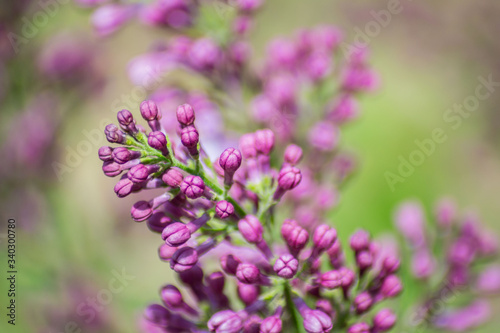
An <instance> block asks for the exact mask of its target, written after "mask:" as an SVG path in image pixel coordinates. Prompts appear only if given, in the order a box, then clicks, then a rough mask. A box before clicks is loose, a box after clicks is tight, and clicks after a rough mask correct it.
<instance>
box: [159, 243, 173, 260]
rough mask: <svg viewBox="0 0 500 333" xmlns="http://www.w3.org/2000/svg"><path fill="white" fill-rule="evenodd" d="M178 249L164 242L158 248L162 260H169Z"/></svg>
mask: <svg viewBox="0 0 500 333" xmlns="http://www.w3.org/2000/svg"><path fill="white" fill-rule="evenodd" d="M176 251H177V248H176V247H171V246H168V245H167V244H162V245H161V246H160V247H159V248H158V256H159V257H160V259H161V260H165V261H168V260H170V259H171V258H172V256H173V255H174V253H175V252H176Z"/></svg>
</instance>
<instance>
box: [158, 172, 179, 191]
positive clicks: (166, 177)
mask: <svg viewBox="0 0 500 333" xmlns="http://www.w3.org/2000/svg"><path fill="white" fill-rule="evenodd" d="M161 179H162V180H163V182H164V183H165V184H167V185H168V186H170V187H173V188H178V187H180V186H181V184H182V181H183V180H184V176H183V175H182V173H181V172H180V171H179V170H177V169H173V168H170V169H168V171H167V172H165V173H164V174H163V175H162V176H161Z"/></svg>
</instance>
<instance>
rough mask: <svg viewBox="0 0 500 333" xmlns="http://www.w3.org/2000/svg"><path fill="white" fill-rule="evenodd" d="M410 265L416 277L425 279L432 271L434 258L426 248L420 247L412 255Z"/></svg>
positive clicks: (434, 264)
mask: <svg viewBox="0 0 500 333" xmlns="http://www.w3.org/2000/svg"><path fill="white" fill-rule="evenodd" d="M411 267H412V272H413V275H415V277H416V278H417V279H425V278H428V277H430V276H431V275H432V274H433V273H434V271H435V269H436V260H435V259H434V258H433V256H432V255H431V254H430V253H429V251H428V250H427V249H421V250H418V251H417V252H416V253H415V254H414V255H413V257H412V263H411Z"/></svg>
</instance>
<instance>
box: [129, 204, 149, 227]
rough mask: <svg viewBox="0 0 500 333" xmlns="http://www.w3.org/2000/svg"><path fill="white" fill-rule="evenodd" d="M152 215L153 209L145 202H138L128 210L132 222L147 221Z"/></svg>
mask: <svg viewBox="0 0 500 333" xmlns="http://www.w3.org/2000/svg"><path fill="white" fill-rule="evenodd" d="M152 214H153V207H151V204H150V203H149V202H147V201H138V202H136V203H135V204H134V205H133V206H132V209H131V210H130V215H131V216H132V218H133V219H134V221H137V222H142V221H145V220H147V219H148V218H149V217H150V216H151V215H152Z"/></svg>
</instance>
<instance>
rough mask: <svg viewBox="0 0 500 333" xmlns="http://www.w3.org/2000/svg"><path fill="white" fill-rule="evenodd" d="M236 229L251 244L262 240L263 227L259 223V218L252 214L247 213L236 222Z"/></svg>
mask: <svg viewBox="0 0 500 333" xmlns="http://www.w3.org/2000/svg"><path fill="white" fill-rule="evenodd" d="M238 230H239V231H240V233H241V235H242V236H243V238H245V240H246V241H247V242H249V243H252V244H257V243H259V242H260V241H262V234H263V232H264V228H263V227H262V224H260V221H259V219H257V218H256V217H255V216H253V215H247V216H246V217H245V218H244V219H242V220H240V221H239V222H238Z"/></svg>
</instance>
